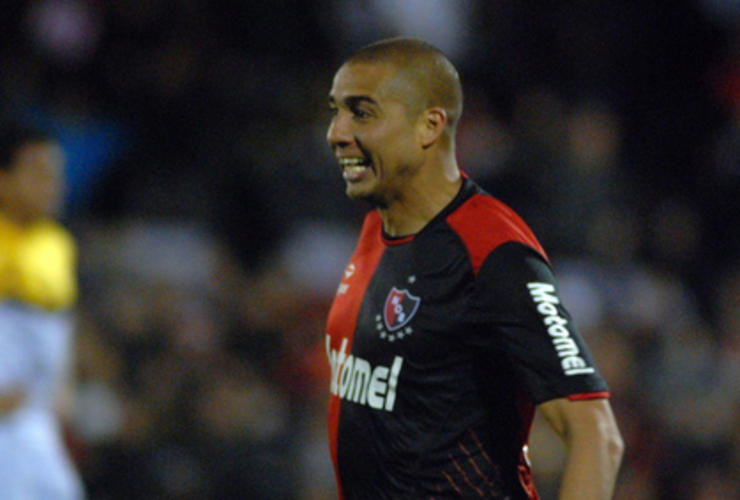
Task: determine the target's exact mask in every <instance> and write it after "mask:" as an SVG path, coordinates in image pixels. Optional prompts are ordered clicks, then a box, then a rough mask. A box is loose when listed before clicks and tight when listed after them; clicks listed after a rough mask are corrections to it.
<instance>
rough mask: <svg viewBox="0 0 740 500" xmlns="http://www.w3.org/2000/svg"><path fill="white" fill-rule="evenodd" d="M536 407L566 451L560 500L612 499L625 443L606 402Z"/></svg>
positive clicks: (562, 401) (564, 401)
mask: <svg viewBox="0 0 740 500" xmlns="http://www.w3.org/2000/svg"><path fill="white" fill-rule="evenodd" d="M537 408H538V411H540V412H541V413H542V415H543V416H544V417H545V419H546V420H547V421H548V422H549V424H550V426H551V427H552V428H553V430H554V431H555V432H556V433H557V434H558V435H559V436H560V437H561V438H562V439H563V441H564V443H565V445H566V447H567V450H568V457H567V460H566V463H565V469H564V471H563V478H562V483H561V486H560V500H576V499H578V500H609V499H611V498H612V494H613V492H614V486H615V483H616V479H617V474H618V472H619V465H620V463H621V461H622V454H623V453H624V443H623V441H622V437H621V434H620V432H619V429H618V427H617V423H616V420H615V419H614V414H613V413H612V409H611V405H610V404H609V400H608V399H593V400H585V401H571V400H569V399H567V398H559V399H554V400H552V401H548V402H546V403H543V404H541V405H539V406H538V407H537Z"/></svg>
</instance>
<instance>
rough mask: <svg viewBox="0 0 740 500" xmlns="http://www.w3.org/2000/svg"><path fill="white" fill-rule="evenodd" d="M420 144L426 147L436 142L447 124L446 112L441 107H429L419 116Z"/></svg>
mask: <svg viewBox="0 0 740 500" xmlns="http://www.w3.org/2000/svg"><path fill="white" fill-rule="evenodd" d="M420 121H421V123H420V127H419V129H420V138H421V146H422V147H423V148H424V149H426V148H428V147H429V146H431V145H432V144H434V143H435V142H437V141H438V140H439V138H440V136H441V135H442V132H444V129H445V126H446V125H447V112H446V111H445V110H444V109H442V108H436V107H435V108H429V109H427V110H426V111H424V112H423V113H422V115H421V118H420Z"/></svg>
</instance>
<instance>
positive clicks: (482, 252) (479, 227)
mask: <svg viewBox="0 0 740 500" xmlns="http://www.w3.org/2000/svg"><path fill="white" fill-rule="evenodd" d="M446 222H447V224H448V225H449V226H450V228H452V230H453V231H455V232H456V233H457V235H458V236H459V237H460V239H461V240H462V242H463V244H464V245H465V246H466V248H467V250H468V252H469V254H470V257H471V260H472V262H473V267H474V269H476V271H477V269H478V268H479V267H480V266H481V265H482V263H483V261H484V260H485V259H486V257H487V256H488V255H489V254H490V253H491V252H492V251H493V250H495V249H496V248H498V247H499V246H501V245H503V244H504V243H508V242H518V243H522V244H524V245H527V246H529V247H532V248H533V249H534V250H536V251H537V252H539V253H540V254H542V256H543V257H545V258H546V254H545V251H544V249H543V248H542V246H541V245H540V243H539V241H538V240H537V237H536V236H535V235H534V233H533V232H532V230H531V229H530V227H529V225H527V223H526V222H525V221H524V220H523V219H522V218H521V217H520V216H519V215H518V214H517V213H516V212H515V211H514V210H513V209H512V208H511V207H509V206H508V205H507V204H505V203H504V202H502V201H500V200H498V199H496V198H494V197H493V196H491V195H489V194H488V193H485V192H483V191H480V190H478V191H476V192H474V193H473V194H472V195H471V196H470V197H468V198H467V199H466V200H465V201H464V202H463V203H462V204H461V205H460V206H459V207H458V208H457V209H456V210H455V211H454V212H452V213H451V214H449V215H448V216H447V218H446Z"/></svg>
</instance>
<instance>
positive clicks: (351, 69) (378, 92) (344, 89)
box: [330, 62, 398, 101]
mask: <svg viewBox="0 0 740 500" xmlns="http://www.w3.org/2000/svg"><path fill="white" fill-rule="evenodd" d="M397 75H398V69H397V68H396V67H394V66H393V65H391V64H388V63H364V62H362V63H348V64H345V65H344V66H342V67H341V68H339V71H337V74H336V75H335V76H334V83H333V86H332V89H331V93H330V97H331V98H332V99H333V100H335V101H342V100H344V99H346V98H348V97H359V96H364V97H370V98H372V99H373V100H376V101H380V100H383V99H388V98H389V97H391V95H390V92H389V91H390V89H391V83H392V82H393V80H394V78H395V77H396V76H397Z"/></svg>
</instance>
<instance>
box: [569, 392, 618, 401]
mask: <svg viewBox="0 0 740 500" xmlns="http://www.w3.org/2000/svg"><path fill="white" fill-rule="evenodd" d="M609 396H610V394H609V391H601V392H585V393H583V394H571V395H570V396H568V399H570V400H571V401H589V400H591V399H609Z"/></svg>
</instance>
